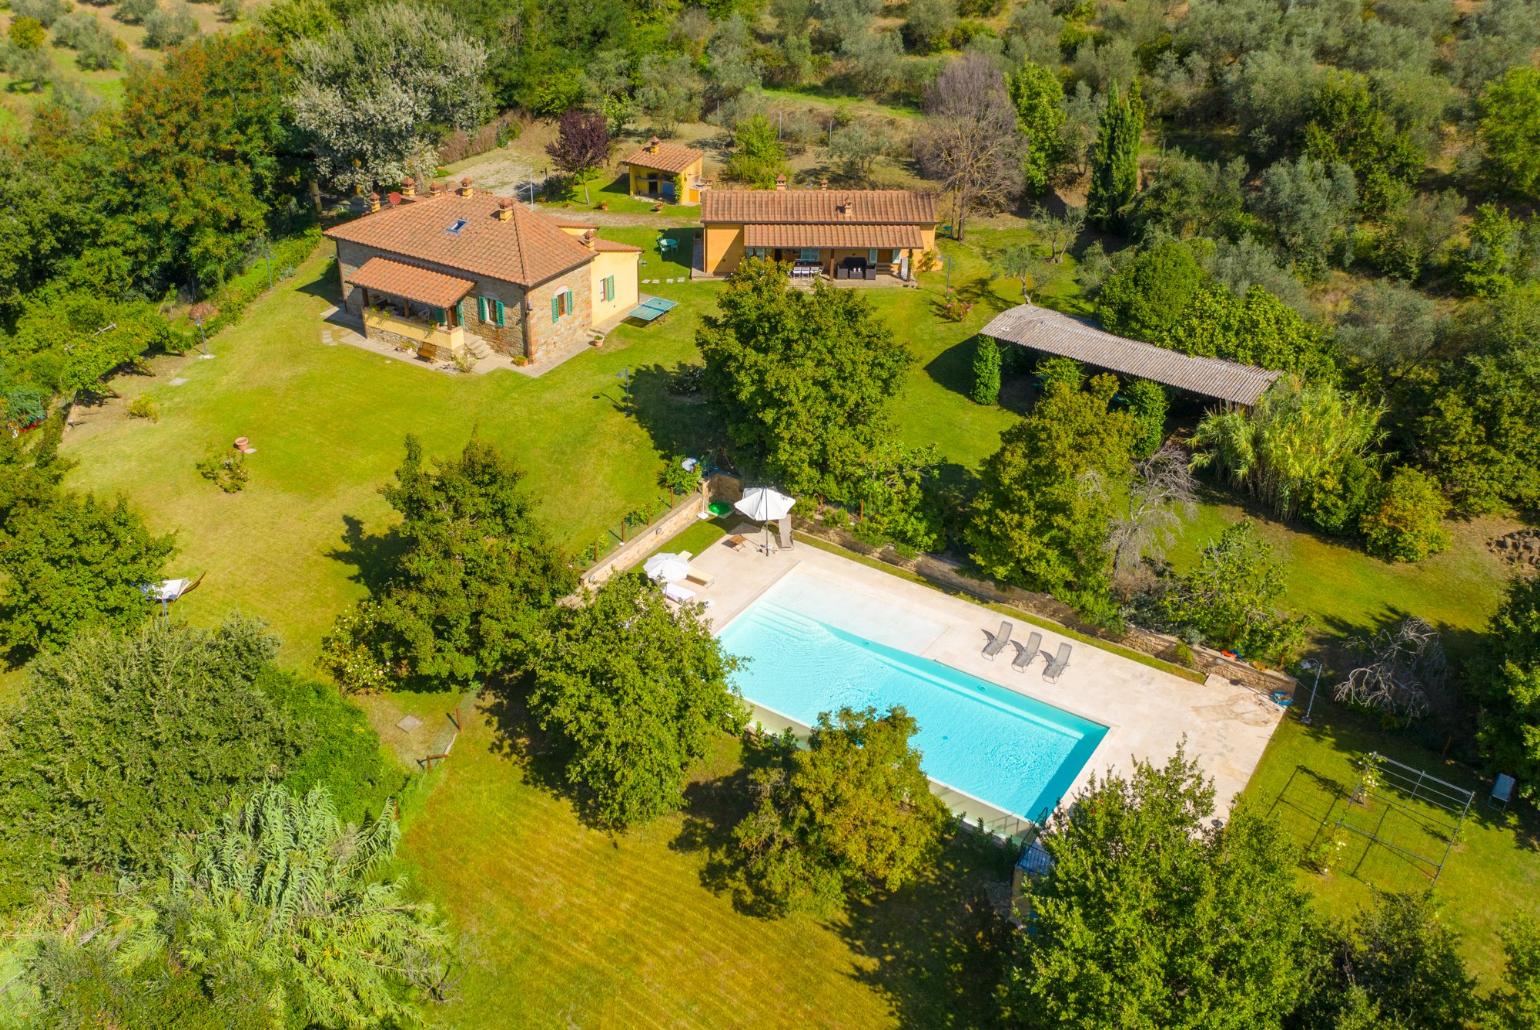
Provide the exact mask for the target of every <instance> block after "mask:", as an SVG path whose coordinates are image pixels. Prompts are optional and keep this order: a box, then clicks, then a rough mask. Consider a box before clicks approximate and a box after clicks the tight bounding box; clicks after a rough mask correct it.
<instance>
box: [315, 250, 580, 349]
mask: <svg viewBox="0 0 1540 1030" xmlns="http://www.w3.org/2000/svg"><path fill="white" fill-rule="evenodd" d="M336 243H337V272H338V275H339V276H340V277H341V285H342V303H343V306H344V307H345V308H347V310H348V311H350V312H352V313H353V314H355V315H361V314H362V313H363V292H362V291H361V290H359V289H358V288H357V287H354V286H352V285H350V284H349V283H348V279H350V278H351V277H352V276H353V275H354V273H356V272H357V271H358V269H359V268H360V267H361V266H362V265H363V264H364V262H366V261H368V260H369V259H370V258H372V257H383V258H388V259H390V260H392V261H402V260H405V261H406V262H408V263H410V264H413V265H418V266H420V267H422V268H428V269H432V270H433V271H435V272H443V273H444V274H446V275H453V276H456V277H458V278H461V279H469V280H470V281H471V282H473V283H475V284H476V285H475V286H474V287H473V288H472V290H471V292H470V293H469V294H467V295H466V297H465V301H464V303H463V304H462V305H461V308H462V310H463V312H464V315H465V331H466V333H468V334H470V335H472V336H478V337H480V338H481V339H483V340H485V341H486V342H487V345H488V346H490V347H491V348H492V349H493V350H495V351H498V352H500V353H503V354H508V355H510V356H514V357H519V356H522V357H527V358H530V359H531V361H534V362H539V363H541V364H546V363H552V362H556V361H560V360H562V359H564V358H567V357H569V356H571V355H572V354H574V353H576V352H577V351H580V350H582V349H583V348H584V347H587V346H588V341H589V337H590V330H591V329H592V328H593V283H592V274H591V269H592V263H591V262H590V263H589V264H585V265H580V266H578V267H577V268H574V269H572V270H571V271H569V272H565V273H563V274H562V275H559V276H557V277H556V278H554V279H549V280H547V281H545V282H543V283H541V284H539V285H538V286H536V287H534V288H533V289H531V290H530V291H529V292H528V295H527V300H528V307H529V308H530V310H525V308H526V304H525V301H526V294H525V291H524V289H523V288H522V287H520V286H518V285H517V284H515V283H510V282H506V281H504V280H501V279H492V278H489V277H487V276H479V275H475V274H472V273H470V272H467V271H465V270H464V269H459V268H451V267H449V266H447V265H441V264H438V263H436V262H432V261H422V260H418V259H417V258H403V256H402V255H400V254H396V253H393V252H391V251H387V250H380V249H378V248H376V247H369V246H365V245H363V244H360V243H352V242H349V241H347V240H337V241H336ZM562 289H570V290H571V291H572V298H573V310H572V311H571V312H570V313H568V314H565V315H563V316H562V317H561V318H560V319H559V320H558V321H556V322H554V323H553V322H552V321H551V297H552V296H553V295H554V294H555V293H556V292H557V291H558V290H562ZM478 297H483V298H485V299H486V300H487V301H488V304H487V308H488V310H487V317H486V319H485V320H483V319H482V318H481V317H480V315H479V313H478V307H477V304H476V298H478ZM493 300H500V301H502V302H503V322H504V324H503V325H501V326H499V325H497V324H496V322H495V321H494V319H495V315H494V313H493V310H492V305H491V303H490V302H491V301H493Z"/></svg>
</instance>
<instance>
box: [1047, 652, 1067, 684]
mask: <svg viewBox="0 0 1540 1030" xmlns="http://www.w3.org/2000/svg"><path fill="white" fill-rule="evenodd" d="M1068 667H1069V645H1068V644H1060V645H1059V653H1058V654H1056V655H1054V656H1053V657H1052V658H1051V659H1049V661H1048V668H1046V669H1044V670H1043V679H1045V680H1047V681H1048V682H1049V683H1053V682H1054V681H1055V680H1057V679H1058V678H1059V677H1060V676H1061V675H1062V674H1063V673H1064V670H1065V669H1066V668H1068Z"/></svg>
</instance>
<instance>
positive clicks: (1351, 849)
mask: <svg viewBox="0 0 1540 1030" xmlns="http://www.w3.org/2000/svg"><path fill="white" fill-rule="evenodd" d="M1370 751H1377V752H1379V753H1380V754H1383V755H1386V756H1387V757H1390V758H1394V759H1395V760H1397V761H1399V762H1404V763H1406V764H1407V765H1411V766H1415V767H1417V768H1419V769H1425V770H1427V772H1428V773H1429V774H1430V775H1433V776H1437V777H1439V778H1441V779H1444V780H1448V781H1450V782H1451V783H1454V784H1456V785H1457V786H1461V787H1464V788H1467V789H1471V790H1475V791H1476V800H1475V802H1474V803H1473V804H1472V806H1471V810H1470V817H1469V818H1468V819H1467V820H1466V822H1465V824H1464V828H1463V829H1462V831H1461V833H1460V835H1459V837H1458V843H1457V844H1456V845H1455V847H1454V849H1453V850H1452V851H1451V852H1450V855H1449V859H1448V862H1447V864H1446V865H1445V867H1444V870H1443V873H1442V874H1441V875H1440V876H1439V879H1438V884H1437V886H1436V888H1435V893H1436V894H1437V896H1438V897H1439V899H1440V900H1441V901H1442V902H1443V905H1444V909H1445V913H1446V916H1447V918H1448V920H1449V922H1450V924H1451V925H1452V926H1454V927H1455V928H1456V929H1458V930H1459V931H1460V932H1461V934H1462V936H1463V947H1464V951H1465V955H1466V958H1467V959H1468V961H1469V962H1470V963H1471V966H1472V968H1473V969H1474V970H1475V972H1476V973H1477V975H1478V976H1479V977H1480V978H1481V980H1482V981H1483V983H1484V984H1485V985H1486V986H1488V987H1490V986H1492V985H1493V984H1495V983H1497V982H1498V980H1499V979H1500V977H1501V975H1502V965H1503V957H1502V947H1501V944H1500V942H1499V941H1498V937H1497V932H1498V930H1499V929H1501V927H1502V926H1503V925H1504V924H1505V923H1506V922H1507V921H1508V920H1510V919H1512V918H1513V917H1514V916H1516V915H1518V914H1519V913H1525V912H1527V913H1530V914H1532V915H1540V856H1537V855H1536V848H1537V846H1540V818H1537V817H1536V814H1535V812H1534V811H1533V810H1532V809H1526V808H1520V807H1514V808H1512V809H1510V810H1509V811H1507V812H1500V811H1498V810H1496V809H1493V808H1491V807H1490V806H1489V805H1488V804H1487V801H1486V799H1487V795H1488V793H1489V792H1490V791H1491V789H1492V784H1491V782H1490V781H1481V780H1478V779H1477V778H1476V777H1475V776H1473V775H1472V774H1471V773H1470V771H1469V770H1467V769H1465V768H1463V767H1461V766H1459V765H1456V764H1455V763H1452V762H1447V761H1444V760H1442V759H1440V758H1439V756H1438V755H1436V754H1434V753H1432V752H1429V751H1425V750H1423V749H1421V748H1418V747H1416V746H1414V745H1412V744H1409V743H1407V742H1406V741H1405V740H1403V739H1402V738H1400V737H1399V736H1397V735H1394V734H1387V733H1385V732H1383V731H1382V730H1380V729H1379V727H1378V726H1376V725H1375V724H1374V723H1372V722H1370V721H1369V720H1367V719H1365V718H1364V717H1362V716H1359V715H1357V714H1354V713H1352V712H1348V711H1344V710H1343V709H1341V708H1339V707H1338V706H1336V705H1335V704H1332V703H1331V702H1330V701H1326V702H1322V701H1317V702H1316V706H1315V712H1314V717H1313V719H1312V724H1311V725H1310V726H1304V725H1302V724H1301V723H1300V722H1299V720H1298V719H1294V718H1289V719H1285V720H1284V721H1283V722H1282V723H1281V724H1280V725H1279V726H1278V729H1277V731H1276V732H1274V734H1273V739H1272V741H1271V742H1270V743H1269V744H1268V747H1267V751H1266V752H1265V753H1264V754H1263V756H1262V761H1261V763H1260V764H1259V765H1258V766H1257V770H1256V772H1255V773H1254V774H1253V775H1252V778H1251V782H1250V783H1249V784H1248V785H1247V787H1246V790H1245V792H1244V793H1243V794H1242V797H1243V798H1244V799H1245V802H1246V803H1247V804H1251V805H1255V806H1259V807H1260V808H1261V809H1262V810H1263V811H1270V812H1272V813H1273V814H1274V815H1275V816H1277V818H1278V819H1279V821H1280V822H1281V823H1282V824H1283V826H1284V828H1285V829H1286V830H1287V831H1288V832H1289V833H1290V835H1291V836H1292V837H1293V838H1294V839H1295V840H1296V841H1298V842H1299V844H1300V846H1301V847H1305V846H1306V845H1308V844H1309V843H1310V841H1311V840H1312V839H1313V838H1314V837H1315V835H1316V833H1317V831H1318V829H1319V827H1320V823H1321V820H1322V819H1323V818H1325V817H1327V815H1328V814H1330V818H1331V819H1336V818H1338V817H1339V816H1343V815H1346V816H1347V817H1348V818H1349V820H1350V821H1351V823H1352V824H1353V825H1357V826H1361V827H1367V828H1372V827H1373V826H1374V823H1375V821H1376V819H1377V818H1378V816H1379V815H1381V814H1383V813H1384V811H1385V810H1384V808H1383V806H1375V807H1373V808H1371V809H1367V810H1366V809H1362V808H1359V807H1357V806H1353V805H1350V804H1348V803H1347V802H1345V801H1340V800H1339V801H1337V802H1336V805H1335V808H1333V801H1334V799H1335V798H1336V796H1337V795H1338V794H1339V793H1344V792H1349V793H1350V792H1351V791H1352V789H1353V787H1354V785H1355V784H1356V783H1357V782H1358V776H1359V773H1358V767H1357V765H1356V764H1355V763H1356V761H1357V759H1358V758H1359V757H1360V756H1361V755H1363V754H1365V753H1367V752H1370ZM1414 817H1415V818H1416V819H1423V820H1427V821H1428V822H1429V823H1433V822H1439V823H1442V822H1446V821H1447V820H1448V818H1449V817H1448V816H1447V815H1445V814H1444V813H1442V812H1441V811H1439V810H1437V809H1436V808H1434V807H1433V806H1429V805H1425V804H1421V803H1416V802H1413V803H1409V804H1407V805H1406V806H1405V808H1404V809H1403V810H1401V811H1391V812H1390V813H1389V816H1388V817H1387V820H1386V825H1385V829H1384V830H1382V834H1383V835H1385V836H1387V837H1389V838H1390V839H1391V840H1393V841H1394V842H1396V843H1398V844H1399V845H1401V846H1402V847H1409V848H1412V849H1414V850H1417V851H1420V852H1423V853H1430V852H1431V854H1432V855H1433V856H1434V857H1435V858H1436V857H1437V856H1438V855H1439V854H1440V852H1441V850H1442V846H1443V841H1442V838H1441V837H1439V835H1438V833H1437V832H1435V831H1432V830H1429V829H1421V828H1419V827H1418V826H1417V824H1416V822H1415V821H1414ZM1347 839H1348V844H1347V846H1346V847H1345V848H1344V849H1343V851H1342V853H1341V857H1340V858H1339V860H1338V862H1337V864H1336V868H1335V869H1334V871H1333V872H1332V873H1331V874H1330V875H1328V876H1322V875H1321V874H1319V873H1316V872H1314V871H1313V870H1310V869H1307V868H1305V867H1304V866H1303V865H1301V867H1300V869H1299V875H1300V879H1301V882H1302V883H1304V884H1305V885H1306V886H1307V887H1308V888H1309V889H1310V891H1311V892H1312V893H1313V894H1314V895H1315V896H1316V898H1317V899H1318V901H1319V903H1320V908H1321V909H1322V911H1325V912H1328V913H1331V914H1333V915H1336V916H1345V915H1347V914H1348V913H1349V912H1352V911H1354V910H1356V909H1357V908H1359V907H1361V906H1363V905H1365V904H1367V903H1369V902H1370V901H1371V900H1372V898H1373V892H1374V890H1375V889H1376V888H1378V889H1380V890H1400V891H1405V890H1421V889H1424V888H1426V887H1427V886H1428V884H1429V882H1430V881H1429V878H1428V876H1427V875H1426V873H1425V871H1423V870H1421V869H1420V868H1419V867H1418V866H1417V865H1416V864H1415V863H1412V862H1408V861H1406V860H1404V859H1402V858H1398V857H1396V856H1395V855H1394V854H1392V853H1391V852H1390V851H1389V850H1388V849H1386V848H1384V847H1381V846H1379V845H1369V844H1367V842H1366V841H1365V840H1364V839H1363V838H1360V837H1357V836H1354V835H1351V834H1350V835H1348V838H1347Z"/></svg>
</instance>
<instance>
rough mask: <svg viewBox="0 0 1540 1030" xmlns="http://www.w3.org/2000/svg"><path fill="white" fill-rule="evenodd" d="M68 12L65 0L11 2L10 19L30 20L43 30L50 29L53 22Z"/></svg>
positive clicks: (21, 0) (13, 0)
mask: <svg viewBox="0 0 1540 1030" xmlns="http://www.w3.org/2000/svg"><path fill="white" fill-rule="evenodd" d="M69 12H70V5H69V4H68V3H67V2H66V0H11V17H12V18H15V19H17V20H20V19H22V18H31V19H34V20H35V21H36V22H37V23H38V24H39V25H41V26H43V27H44V28H52V27H53V23H54V22H56V21H58V20H59V19H60V18H62V17H64V16H65V15H66V14H68V13H69ZM13 24H14V23H13Z"/></svg>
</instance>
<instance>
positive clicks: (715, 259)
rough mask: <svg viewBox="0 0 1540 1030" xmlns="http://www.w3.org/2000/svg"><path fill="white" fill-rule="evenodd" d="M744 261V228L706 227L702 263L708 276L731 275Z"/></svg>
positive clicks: (737, 226)
mask: <svg viewBox="0 0 1540 1030" xmlns="http://www.w3.org/2000/svg"><path fill="white" fill-rule="evenodd" d="M742 260H743V226H741V225H727V224H720V225H718V224H712V225H708V226H706V242H705V245H704V248H703V252H702V261H703V263H704V265H705V271H706V274H707V275H731V274H732V273H733V272H734V270H736V269H737V267H738V262H739V261H742Z"/></svg>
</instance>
